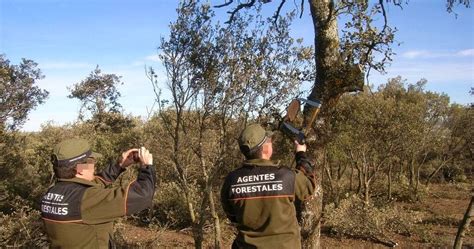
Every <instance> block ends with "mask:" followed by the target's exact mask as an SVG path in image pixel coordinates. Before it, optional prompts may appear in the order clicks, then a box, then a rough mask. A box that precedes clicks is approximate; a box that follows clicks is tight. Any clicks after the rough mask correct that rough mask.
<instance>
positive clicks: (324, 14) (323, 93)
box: [301, 0, 364, 248]
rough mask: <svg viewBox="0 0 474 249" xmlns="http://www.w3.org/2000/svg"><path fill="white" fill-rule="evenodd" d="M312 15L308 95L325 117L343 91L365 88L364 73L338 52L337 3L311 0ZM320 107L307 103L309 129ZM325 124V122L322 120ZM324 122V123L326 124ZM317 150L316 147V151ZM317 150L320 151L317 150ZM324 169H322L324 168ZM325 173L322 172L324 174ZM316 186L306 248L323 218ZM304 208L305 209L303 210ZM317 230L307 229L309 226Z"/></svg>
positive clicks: (315, 244) (315, 240)
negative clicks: (311, 77) (311, 70)
mask: <svg viewBox="0 0 474 249" xmlns="http://www.w3.org/2000/svg"><path fill="white" fill-rule="evenodd" d="M308 2H309V6H310V10H311V17H312V20H313V27H314V33H315V36H314V47H315V53H316V56H315V62H316V77H315V81H314V85H313V87H312V89H311V93H310V95H309V96H308V99H310V100H319V101H321V102H322V107H321V116H322V119H321V120H324V119H325V118H328V117H325V115H327V110H329V109H331V108H333V107H334V106H335V104H336V103H337V101H338V99H339V97H340V96H341V94H342V93H344V92H349V91H354V90H362V88H363V85H364V77H363V76H364V75H363V73H362V72H361V70H360V68H359V67H358V66H357V67H353V66H352V65H345V64H344V63H343V62H342V61H343V60H342V59H341V55H340V53H339V49H340V44H339V33H338V32H339V30H338V26H337V18H336V15H335V14H336V13H335V3H334V1H333V0H308ZM318 111H319V110H318V109H317V108H314V107H311V106H309V105H305V106H304V120H303V123H304V127H305V128H306V129H307V130H309V129H310V128H313V121H314V119H315V118H316V114H317V113H318ZM323 123H324V122H323ZM323 125H324V124H323ZM322 134H323V133H322V132H317V135H319V136H318V146H317V148H319V149H322V148H324V147H325V145H326V144H327V142H328V140H329V137H325V136H324V135H322ZM316 150H318V149H315V151H316ZM316 153H319V152H318V151H316ZM321 172H322V170H321ZM321 176H322V175H321ZM316 189H318V190H319V191H321V194H318V195H317V196H318V197H317V198H313V200H312V201H311V202H312V203H311V204H310V205H309V204H308V205H305V207H306V208H307V210H306V213H308V214H309V213H311V214H312V215H311V216H308V217H304V219H303V224H308V226H304V227H303V228H302V230H301V233H302V234H303V235H308V236H303V247H304V248H319V247H320V243H319V235H320V220H321V216H322V214H321V211H322V209H323V206H322V205H323V201H322V187H321V181H320V180H319V182H318V186H316ZM303 211H304V210H303ZM313 228H314V229H315V231H307V230H306V229H313Z"/></svg>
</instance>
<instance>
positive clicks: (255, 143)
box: [239, 124, 273, 151]
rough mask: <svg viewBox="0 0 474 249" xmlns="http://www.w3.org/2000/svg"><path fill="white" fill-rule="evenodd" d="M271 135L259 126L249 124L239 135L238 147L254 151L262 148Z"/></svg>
mask: <svg viewBox="0 0 474 249" xmlns="http://www.w3.org/2000/svg"><path fill="white" fill-rule="evenodd" d="M272 134H273V133H272V132H271V131H265V129H264V128H263V127H262V126H261V125H259V124H250V125H248V126H247V127H245V129H244V130H243V131H242V133H241V134H240V137H239V146H240V147H247V148H248V149H247V150H249V151H251V150H254V149H256V148H258V147H260V146H262V145H263V144H264V143H265V141H266V140H267V138H269V137H271V136H272Z"/></svg>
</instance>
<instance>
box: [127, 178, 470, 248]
mask: <svg viewBox="0 0 474 249" xmlns="http://www.w3.org/2000/svg"><path fill="white" fill-rule="evenodd" d="M471 190H472V185H468V184H464V185H453V184H443V185H436V184H434V185H431V186H430V191H429V193H430V194H428V195H427V196H425V197H424V198H423V200H422V201H421V202H415V203H397V205H399V206H400V207H402V208H403V209H404V210H410V211H417V212H418V213H420V214H421V215H422V217H423V218H422V221H421V222H419V223H417V224H416V225H415V226H416V228H415V232H414V233H412V234H411V235H409V236H408V235H406V236H404V235H400V234H390V235H388V237H389V239H390V240H392V241H395V242H396V243H397V244H398V245H397V247H398V248H452V245H453V242H454V238H455V237H456V232H457V227H458V224H459V222H460V221H461V219H462V217H463V215H464V212H465V211H466V209H467V205H468V204H469V201H470V197H471ZM120 226H122V227H120V228H119V230H120V231H121V232H120V236H119V237H120V238H119V241H118V242H119V244H120V246H119V248H194V240H193V237H192V235H191V231H190V230H189V229H185V230H182V231H171V230H163V229H159V230H158V231H157V230H156V229H148V228H141V227H136V226H132V225H129V224H121V225H120ZM323 227H324V225H323ZM471 227H472V226H471ZM323 230H324V228H323ZM233 237H234V233H233V230H232V228H229V227H224V228H223V236H222V238H223V244H224V248H230V245H231V243H232V240H233ZM321 246H322V248H386V246H384V245H382V244H380V243H377V242H374V241H370V240H364V239H354V238H341V237H331V236H329V235H328V234H325V233H324V232H323V233H322V234H321ZM204 248H213V241H212V237H210V236H209V237H206V239H205V244H204ZM463 248H474V232H473V229H472V228H471V229H470V231H469V232H468V233H466V237H465V238H464V246H463Z"/></svg>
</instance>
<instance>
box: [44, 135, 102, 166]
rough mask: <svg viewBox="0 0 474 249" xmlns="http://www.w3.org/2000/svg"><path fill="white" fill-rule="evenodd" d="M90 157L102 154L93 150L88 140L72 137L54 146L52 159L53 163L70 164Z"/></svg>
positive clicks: (97, 156)
mask: <svg viewBox="0 0 474 249" xmlns="http://www.w3.org/2000/svg"><path fill="white" fill-rule="evenodd" d="M89 157H92V158H99V157H102V155H101V154H99V153H95V152H93V151H92V150H91V147H90V145H89V143H88V142H87V140H85V139H81V138H71V139H67V140H64V141H62V142H61V143H59V144H57V145H56V146H55V147H54V150H53V155H52V156H51V159H52V161H53V164H57V165H59V166H68V165H72V164H77V163H79V162H83V161H85V160H86V159H87V158H89Z"/></svg>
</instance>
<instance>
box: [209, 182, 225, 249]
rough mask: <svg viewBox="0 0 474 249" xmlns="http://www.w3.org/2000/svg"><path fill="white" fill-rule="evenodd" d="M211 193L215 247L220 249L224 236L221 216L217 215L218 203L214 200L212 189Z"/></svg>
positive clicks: (210, 202) (210, 201)
mask: <svg viewBox="0 0 474 249" xmlns="http://www.w3.org/2000/svg"><path fill="white" fill-rule="evenodd" d="M208 195H209V206H210V208H211V216H212V219H213V220H214V248H215V249H220V248H222V236H221V225H220V220H219V216H218V215H217V211H216V204H215V201H214V196H213V195H212V189H211V190H210V191H209V193H208Z"/></svg>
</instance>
